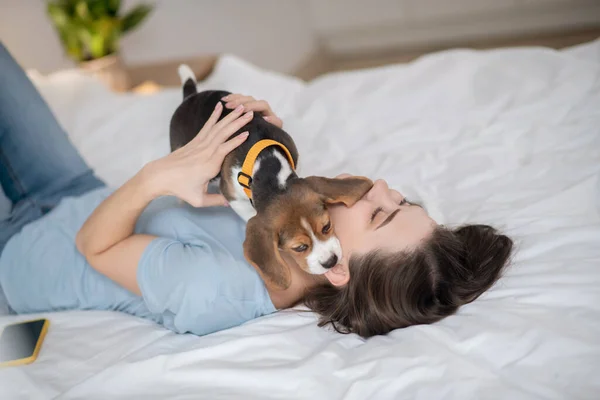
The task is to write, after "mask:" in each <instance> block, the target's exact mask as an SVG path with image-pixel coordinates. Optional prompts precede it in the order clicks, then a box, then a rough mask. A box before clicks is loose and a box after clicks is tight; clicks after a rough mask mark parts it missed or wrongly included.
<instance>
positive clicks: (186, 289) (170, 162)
mask: <svg viewBox="0 0 600 400" xmlns="http://www.w3.org/2000/svg"><path fill="white" fill-rule="evenodd" d="M0 70H2V74H1V75H0V182H1V184H2V188H3V189H4V193H5V194H6V197H0V210H2V209H5V210H8V211H7V212H8V215H6V216H2V217H1V218H0V251H1V252H2V253H1V255H0V285H1V288H2V289H3V290H4V293H5V295H6V299H7V301H8V304H9V306H10V309H11V311H12V312H16V313H33V312H45V311H54V310H68V309H96V310H118V311H123V312H127V313H130V314H133V315H137V316H140V317H144V318H148V319H151V320H153V321H155V322H157V323H160V324H163V325H164V326H166V327H167V328H169V329H172V330H174V331H176V332H192V333H195V334H198V335H202V334H207V333H210V332H215V331H218V330H222V329H225V328H229V327H232V326H236V325H239V324H241V323H243V322H245V321H248V320H250V319H253V318H257V317H260V316H261V315H265V314H269V313H272V312H274V311H276V310H278V309H282V308H288V307H291V306H293V305H294V304H297V303H298V302H300V301H302V300H304V302H305V304H307V305H308V307H310V308H311V309H312V310H314V311H316V312H317V313H319V314H320V315H321V324H326V323H332V324H333V326H334V327H335V328H336V329H337V330H339V331H343V332H355V333H358V334H359V335H362V336H365V337H367V336H372V335H377V334H385V333H387V332H389V331H391V330H392V329H396V328H402V327H406V326H410V325H414V324H424V323H432V322H435V321H438V320H440V319H441V318H444V317H446V316H448V315H451V314H453V313H454V312H455V311H456V310H457V308H458V307H459V306H461V305H463V304H466V303H469V302H471V301H473V300H474V299H476V298H477V297H478V296H479V295H480V294H482V293H483V292H484V291H486V290H487V289H488V288H489V287H490V286H492V285H493V284H494V282H495V281H496V280H497V279H498V277H499V276H500V273H501V271H502V269H503V267H504V265H505V264H506V262H507V260H508V258H509V254H510V251H511V247H512V242H511V240H510V239H509V238H508V237H506V236H504V235H501V234H498V233H497V232H496V231H495V230H494V229H493V228H491V227H489V226H485V225H469V226H464V227H461V228H458V229H452V230H451V229H448V228H445V227H442V226H440V225H437V224H436V223H435V222H434V221H433V220H432V219H431V218H430V217H429V216H428V215H427V213H426V212H425V210H424V209H423V208H421V207H419V206H417V205H414V204H411V203H410V202H409V201H407V200H406V199H405V198H404V197H403V196H402V194H400V193H399V192H397V191H395V190H391V189H389V188H388V186H387V184H386V183H385V182H384V181H382V180H378V181H376V182H375V185H374V186H373V188H372V189H371V191H370V192H368V193H367V195H366V196H365V197H364V198H363V199H362V200H360V201H359V202H358V203H356V204H355V205H354V206H352V207H350V208H347V207H345V206H343V205H339V206H334V207H332V209H331V218H332V222H333V225H334V227H335V231H336V233H337V236H338V238H339V240H340V243H341V245H342V249H343V254H344V257H343V260H342V261H341V262H340V263H339V265H337V266H335V267H334V268H332V269H331V270H330V271H328V272H327V273H326V274H325V275H322V276H315V275H308V274H306V273H304V272H303V271H302V270H300V269H299V268H297V267H295V266H294V265H292V270H293V277H292V285H291V286H290V288H289V289H287V290H285V291H274V290H270V289H269V290H268V289H267V288H266V287H265V285H264V283H263V282H262V281H261V280H260V278H259V275H258V274H257V273H256V271H255V270H254V269H253V268H252V267H251V266H250V265H249V264H248V263H247V262H246V261H245V259H244V256H243V251H242V242H243V240H244V233H245V226H244V223H243V222H242V220H241V219H240V218H239V217H238V216H237V215H236V214H235V213H234V212H233V211H232V210H231V209H229V208H227V207H223V206H224V205H226V204H225V199H224V198H223V197H222V196H221V195H216V194H207V193H206V188H207V183H208V181H209V180H210V179H211V178H212V177H214V176H215V175H216V174H217V172H218V170H219V167H220V165H221V163H222V161H223V158H224V156H225V155H226V154H227V153H228V152H229V151H231V150H232V149H233V148H235V147H236V146H238V145H239V144H241V143H242V142H243V140H244V139H245V137H243V136H241V135H240V137H239V139H238V138H236V139H233V140H231V141H226V139H227V138H228V137H229V135H230V134H232V133H233V132H235V131H237V130H238V129H239V128H240V127H242V126H244V125H245V123H246V122H247V121H248V119H246V118H247V117H246V115H247V114H245V113H242V112H234V113H231V114H230V115H229V116H228V117H226V118H225V119H223V121H221V122H219V123H215V121H216V120H217V118H218V116H219V114H220V112H219V109H216V110H215V112H214V114H213V116H212V117H211V120H209V122H207V124H206V125H205V126H204V128H203V129H202V130H201V131H200V133H199V135H198V137H197V138H196V139H194V140H193V141H192V142H190V143H189V144H188V145H187V146H185V147H183V148H181V149H179V150H177V151H176V152H174V153H172V154H169V155H167V156H165V157H163V158H161V159H159V160H156V161H153V162H151V163H149V164H147V165H146V166H145V167H144V168H142V170H141V171H139V173H137V174H136V175H135V176H134V177H133V178H131V179H130V180H129V181H128V182H127V183H125V184H124V185H123V186H121V187H120V188H119V189H117V190H115V191H113V190H110V189H108V188H106V187H105V185H104V183H103V182H102V181H100V180H99V179H98V178H96V177H95V176H94V174H93V172H92V171H91V170H90V168H89V167H88V166H87V165H86V164H85V162H84V161H83V160H82V158H81V157H80V155H79V154H78V153H77V151H76V150H75V148H74V147H73V146H72V144H71V143H70V142H69V140H68V138H67V135H66V134H65V133H64V131H63V130H62V129H61V128H60V126H59V125H58V123H57V121H56V120H55V119H54V117H53V115H52V114H51V112H50V110H49V109H48V107H47V105H46V104H45V103H44V101H43V100H42V98H41V97H40V95H39V94H38V93H37V92H36V90H35V88H34V86H33V85H32V84H31V82H30V81H29V80H28V79H27V77H26V75H25V74H24V73H23V71H22V70H21V68H20V67H19V66H18V65H17V64H16V63H15V61H14V60H13V59H12V58H11V56H10V55H9V53H8V52H7V51H6V49H4V47H0ZM228 100H229V103H228V104H227V107H231V108H234V107H235V106H237V105H239V104H243V105H244V107H245V110H244V111H245V112H248V111H255V112H261V113H263V115H265V116H266V118H268V119H269V121H270V122H271V123H274V124H278V125H281V121H280V120H279V119H278V118H277V117H276V116H275V115H274V114H273V113H272V112H271V110H270V108H269V106H268V104H266V103H264V102H257V101H255V100H254V99H252V98H250V97H244V96H239V95H237V96H232V98H231V99H228ZM126 134H127V132H123V135H126ZM341 178H343V177H341ZM178 199H181V200H184V201H185V203H184V202H180V201H178ZM2 202H4V204H1V203H2ZM189 204H193V205H194V207H192V206H190V205H189ZM288 261H290V260H288ZM290 262H291V261H290Z"/></svg>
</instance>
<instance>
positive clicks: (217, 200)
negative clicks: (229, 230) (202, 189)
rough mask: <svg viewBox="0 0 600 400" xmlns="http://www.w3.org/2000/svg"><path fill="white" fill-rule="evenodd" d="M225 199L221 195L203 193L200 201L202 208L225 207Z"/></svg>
mask: <svg viewBox="0 0 600 400" xmlns="http://www.w3.org/2000/svg"><path fill="white" fill-rule="evenodd" d="M226 205H227V199H226V198H225V196H223V195H222V194H212V193H210V194H209V193H205V194H204V197H203V199H202V207H217V206H226Z"/></svg>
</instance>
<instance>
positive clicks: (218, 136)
mask: <svg viewBox="0 0 600 400" xmlns="http://www.w3.org/2000/svg"><path fill="white" fill-rule="evenodd" d="M253 117H254V113H253V112H252V111H250V112H247V113H246V114H244V115H242V116H241V117H239V118H238V119H236V120H233V121H231V122H230V123H229V124H227V125H225V126H223V127H222V128H221V129H220V130H219V131H218V132H215V133H213V134H211V136H212V138H211V141H210V144H209V146H210V147H213V148H215V147H217V146H219V145H220V144H222V143H225V141H227V139H229V137H230V136H231V135H233V134H234V133H235V132H237V131H239V130H240V129H241V128H242V127H244V126H245V125H246V124H248V122H250V121H251V120H252V118H253Z"/></svg>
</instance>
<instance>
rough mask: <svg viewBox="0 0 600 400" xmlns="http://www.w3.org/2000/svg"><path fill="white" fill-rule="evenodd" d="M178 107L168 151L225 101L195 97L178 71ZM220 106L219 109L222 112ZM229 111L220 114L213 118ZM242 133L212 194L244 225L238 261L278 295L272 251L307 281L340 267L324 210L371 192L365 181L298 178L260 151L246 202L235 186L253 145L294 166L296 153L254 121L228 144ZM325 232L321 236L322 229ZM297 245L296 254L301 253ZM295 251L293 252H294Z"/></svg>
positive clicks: (286, 278) (283, 270)
mask: <svg viewBox="0 0 600 400" xmlns="http://www.w3.org/2000/svg"><path fill="white" fill-rule="evenodd" d="M179 75H180V77H181V81H182V85H183V102H182V103H181V104H180V105H179V107H178V108H177V109H176V110H175V113H174V114H173V117H172V119H171V126H170V141H171V151H174V150H176V149H178V148H179V147H182V146H185V145H186V144H187V143H188V142H189V141H190V140H192V139H193V138H194V137H195V136H196V134H197V133H198V132H199V131H200V129H201V128H202V127H203V126H204V124H205V123H206V121H207V120H208V118H209V116H210V115H211V113H212V112H213V110H214V108H215V106H216V104H217V102H219V101H221V99H222V98H223V97H224V96H227V95H228V94H230V93H229V92H226V91H222V90H210V91H203V92H200V93H198V92H197V88H196V80H195V77H194V74H193V72H192V71H191V70H190V68H189V67H187V66H186V65H182V66H180V67H179ZM223 105H224V104H223ZM230 112H231V110H229V109H226V108H225V107H223V112H222V115H221V118H223V117H225V116H226V115H227V114H229V113H230ZM245 131H248V132H249V133H250V135H249V137H248V139H247V140H246V141H245V142H244V143H243V144H242V145H240V146H239V147H238V148H237V149H235V150H234V151H232V152H231V153H230V154H229V155H227V156H226V157H225V160H224V162H223V166H222V167H221V172H220V174H219V177H220V183H219V186H220V189H221V192H222V193H223V195H224V196H225V198H226V199H227V200H228V201H229V204H230V205H231V207H232V208H233V209H234V210H235V211H236V213H237V214H238V215H239V216H240V217H241V218H243V219H244V220H246V221H247V222H248V225H247V227H246V240H245V242H244V254H245V256H246V258H247V259H248V260H249V261H250V263H251V264H252V265H253V266H254V267H255V268H256V269H257V270H258V272H259V273H260V274H261V276H262V277H263V279H264V280H265V281H266V282H267V284H271V285H273V286H275V287H279V288H286V287H288V286H289V284H290V276H291V275H290V271H289V268H288V266H287V264H286V263H284V262H283V259H282V258H281V254H280V251H284V252H289V254H290V255H292V257H293V258H294V260H295V261H296V263H297V264H298V265H299V266H300V267H301V268H302V269H304V270H305V271H306V272H309V273H311V274H322V273H324V272H326V271H327V270H328V269H329V268H331V267H333V266H334V265H335V264H336V263H337V262H338V260H340V259H341V257H342V254H341V247H340V243H339V241H338V239H337V237H336V236H335V233H334V227H332V226H331V223H330V222H331V221H330V219H329V213H328V212H327V206H328V205H329V204H334V203H344V204H346V205H347V206H351V205H352V204H354V203H355V202H356V201H357V200H358V199H360V198H361V197H362V196H363V195H364V194H365V193H366V192H367V191H368V190H369V189H370V188H371V186H372V182H371V181H370V180H369V179H367V178H362V177H355V178H349V179H329V178H322V177H316V176H312V177H308V178H300V177H298V175H297V174H296V172H295V171H294V170H293V168H292V167H291V165H290V163H289V161H288V159H287V157H286V155H285V154H284V153H283V151H282V150H281V149H280V148H278V147H269V148H267V149H265V150H263V151H262V152H261V153H260V154H259V156H258V157H257V159H256V162H255V164H254V168H253V171H252V183H251V190H252V202H251V201H250V200H249V199H248V197H247V196H246V193H245V192H244V190H243V188H242V186H241V185H240V184H239V183H238V181H237V176H238V173H239V172H240V171H241V166H242V163H243V162H244V159H245V157H246V154H247V153H248V151H249V150H250V148H251V147H252V146H253V145H254V144H255V143H257V142H258V141H260V140H263V139H272V140H276V141H278V142H279V143H281V144H283V145H284V146H285V147H287V149H288V150H289V151H290V153H291V155H292V158H293V160H294V164H296V165H297V164H298V150H297V149H296V145H295V144H294V141H293V140H292V138H291V137H290V135H288V134H287V133H286V132H285V131H284V130H283V129H280V128H278V127H277V126H275V125H273V124H271V123H269V122H267V121H265V120H264V119H263V117H262V115H260V113H255V114H254V117H253V119H252V120H251V121H250V122H249V123H248V124H247V125H246V126H244V127H243V128H241V129H240V130H239V131H238V132H235V133H234V134H233V135H232V136H231V137H235V136H237V135H238V134H240V133H241V132H245ZM328 226H329V229H327V228H328ZM302 245H304V246H302ZM304 247H306V249H304V250H303V251H299V250H300V249H303V248H304Z"/></svg>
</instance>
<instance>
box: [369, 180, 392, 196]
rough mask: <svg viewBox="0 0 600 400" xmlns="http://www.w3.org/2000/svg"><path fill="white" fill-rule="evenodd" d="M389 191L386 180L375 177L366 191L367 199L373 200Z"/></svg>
mask: <svg viewBox="0 0 600 400" xmlns="http://www.w3.org/2000/svg"><path fill="white" fill-rule="evenodd" d="M388 191H389V187H388V184H387V182H386V181H384V180H383V179H377V180H376V181H375V182H373V187H372V188H371V190H369V193H367V200H375V199H377V198H379V197H380V196H382V195H384V194H385V193H387V192H388Z"/></svg>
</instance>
